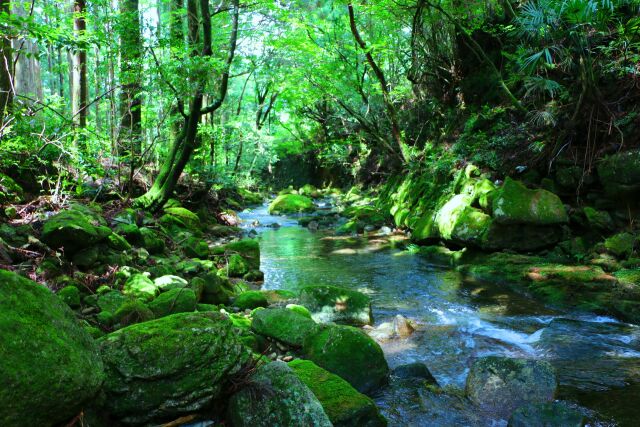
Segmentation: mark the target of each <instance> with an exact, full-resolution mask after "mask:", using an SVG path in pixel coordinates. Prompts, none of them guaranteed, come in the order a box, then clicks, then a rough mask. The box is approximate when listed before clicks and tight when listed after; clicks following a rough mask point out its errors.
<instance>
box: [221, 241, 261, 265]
mask: <svg viewBox="0 0 640 427" xmlns="http://www.w3.org/2000/svg"><path fill="white" fill-rule="evenodd" d="M212 254H213V255H234V254H235V255H240V256H241V257H242V258H243V259H244V261H245V263H246V264H247V268H248V269H250V270H259V269H260V244H259V243H258V240H256V239H242V240H238V241H236V242H231V243H227V244H226V245H222V246H217V247H215V248H213V250H212Z"/></svg>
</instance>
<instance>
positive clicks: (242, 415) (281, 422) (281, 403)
mask: <svg viewBox="0 0 640 427" xmlns="http://www.w3.org/2000/svg"><path fill="white" fill-rule="evenodd" d="M251 383H252V384H251V386H247V387H245V388H244V389H242V390H240V391H239V392H238V393H236V394H234V395H233V396H232V397H231V401H230V402H229V414H228V418H229V419H230V420H231V422H232V424H233V425H234V426H235V427H245V426H246V427H261V426H264V427H287V426H313V427H331V425H332V424H331V421H330V420H329V418H328V417H327V414H326V413H325V412H324V409H322V405H321V404H320V402H319V401H318V399H317V398H316V396H315V395H314V394H313V393H312V392H311V390H309V387H307V386H306V385H305V384H304V383H303V382H302V381H301V380H300V378H298V376H297V375H296V374H295V373H294V372H293V370H292V369H291V368H289V367H288V366H287V364H286V363H284V362H280V361H276V362H271V363H269V364H268V365H264V366H261V367H260V368H259V369H258V370H257V372H256V373H255V374H254V375H253V376H252V377H251Z"/></svg>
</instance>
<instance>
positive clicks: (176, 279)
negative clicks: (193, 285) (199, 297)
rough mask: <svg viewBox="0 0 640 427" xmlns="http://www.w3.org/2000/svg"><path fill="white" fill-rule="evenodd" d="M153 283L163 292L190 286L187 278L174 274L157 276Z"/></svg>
mask: <svg viewBox="0 0 640 427" xmlns="http://www.w3.org/2000/svg"><path fill="white" fill-rule="evenodd" d="M153 284H154V285H155V286H156V287H157V288H158V289H160V291H161V292H166V291H170V290H172V289H182V288H186V287H187V286H189V282H188V281H187V280H185V279H183V278H182V277H180V276H174V275H172V274H166V275H164V276H160V277H156V278H155V279H153Z"/></svg>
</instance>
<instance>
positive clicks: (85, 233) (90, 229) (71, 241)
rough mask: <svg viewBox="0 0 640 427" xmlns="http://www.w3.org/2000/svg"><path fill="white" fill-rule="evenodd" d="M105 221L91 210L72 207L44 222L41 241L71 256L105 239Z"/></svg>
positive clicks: (107, 231) (107, 234)
mask: <svg viewBox="0 0 640 427" xmlns="http://www.w3.org/2000/svg"><path fill="white" fill-rule="evenodd" d="M110 234H111V230H110V229H109V227H106V221H105V220H104V219H103V218H102V217H101V216H100V215H98V214H97V213H96V212H94V211H92V210H91V209H89V208H87V207H85V206H80V205H74V206H72V207H71V208H69V209H67V210H64V211H61V212H59V213H57V214H56V215H54V216H52V217H51V218H49V219H47V220H46V221H45V222H44V225H43V227H42V236H41V240H42V241H43V242H44V243H46V244H47V245H49V246H50V247H52V248H55V249H58V248H64V250H65V253H66V254H73V253H75V252H78V251H79V250H81V249H83V248H87V247H89V246H92V245H94V244H96V243H97V242H99V241H101V240H103V239H105V238H107V237H108V236H109V235H110Z"/></svg>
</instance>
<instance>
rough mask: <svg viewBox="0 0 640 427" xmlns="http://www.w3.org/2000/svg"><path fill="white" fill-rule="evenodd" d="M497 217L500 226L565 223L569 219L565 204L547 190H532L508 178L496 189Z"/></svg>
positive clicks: (495, 214)
mask: <svg viewBox="0 0 640 427" xmlns="http://www.w3.org/2000/svg"><path fill="white" fill-rule="evenodd" d="M493 218H494V219H495V221H496V222H498V223H500V224H532V225H552V224H564V223H566V222H568V220H569V217H568V215H567V211H566V210H565V208H564V205H563V204H562V201H561V200H560V198H559V197H558V196H556V195H555V194H553V193H551V192H549V191H547V190H530V189H528V188H527V187H526V186H525V185H524V184H522V183H521V182H519V181H515V180H513V179H511V178H507V179H506V180H505V182H504V185H503V186H502V187H501V188H499V189H498V190H496V194H495V198H494V200H493Z"/></svg>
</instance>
